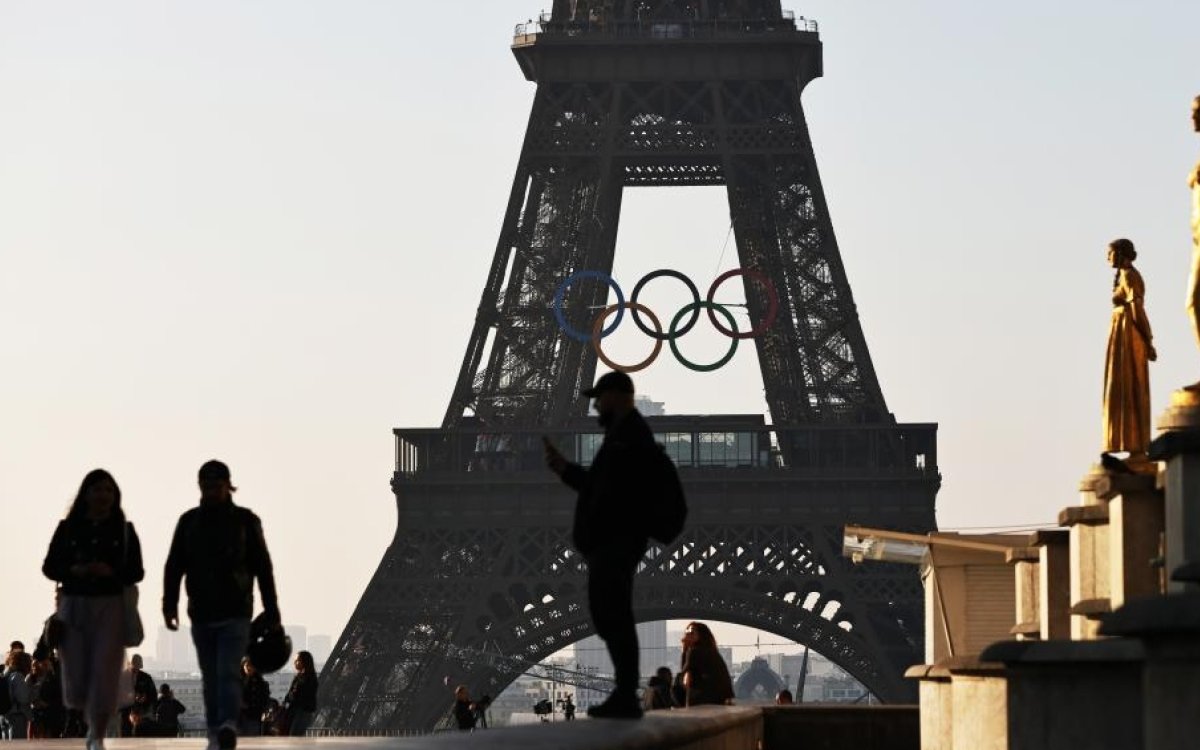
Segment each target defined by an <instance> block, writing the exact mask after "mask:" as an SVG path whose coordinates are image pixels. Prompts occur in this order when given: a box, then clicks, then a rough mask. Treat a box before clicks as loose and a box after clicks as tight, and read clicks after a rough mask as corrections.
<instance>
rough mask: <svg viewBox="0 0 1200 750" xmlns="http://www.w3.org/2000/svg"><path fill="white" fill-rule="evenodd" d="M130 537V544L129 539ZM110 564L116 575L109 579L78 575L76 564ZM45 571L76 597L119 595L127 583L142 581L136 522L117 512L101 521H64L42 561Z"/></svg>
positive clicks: (143, 574) (64, 590)
mask: <svg viewBox="0 0 1200 750" xmlns="http://www.w3.org/2000/svg"><path fill="white" fill-rule="evenodd" d="M127 536H128V539H129V546H128V549H126V545H125V540H126V537H127ZM93 562H102V563H107V564H108V566H109V567H111V568H112V569H113V575H111V576H107V577H105V578H77V577H76V576H74V575H73V574H72V573H71V567H72V566H74V565H86V564H88V563H93ZM42 573H43V574H45V576H46V577H47V578H49V579H50V580H52V581H58V582H59V583H61V584H62V593H64V594H68V595H72V596H115V595H117V594H120V593H121V592H122V591H123V590H124V588H125V587H126V586H131V585H133V584H135V583H137V582H138V581H140V580H142V578H143V577H144V576H145V571H144V570H142V545H141V543H140V542H139V541H138V535H137V532H136V531H135V530H134V528H133V524H128V534H126V523H125V519H124V517H123V516H120V515H118V514H116V513H114V514H113V515H111V516H109V518H108V519H107V520H104V521H101V522H100V523H92V522H91V521H89V520H88V519H86V518H76V519H71V518H68V519H67V520H65V521H60V522H59V524H58V528H56V529H55V530H54V537H53V538H52V539H51V540H50V549H49V551H47V552H46V560H45V562H43V563H42Z"/></svg>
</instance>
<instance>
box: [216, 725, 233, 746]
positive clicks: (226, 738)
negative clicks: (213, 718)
mask: <svg viewBox="0 0 1200 750" xmlns="http://www.w3.org/2000/svg"><path fill="white" fill-rule="evenodd" d="M217 747H218V748H220V750H234V748H236V747H237V731H236V730H235V729H234V728H233V727H221V728H220V729H218V730H217Z"/></svg>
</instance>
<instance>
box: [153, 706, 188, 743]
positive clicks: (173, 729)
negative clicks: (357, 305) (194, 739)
mask: <svg viewBox="0 0 1200 750" xmlns="http://www.w3.org/2000/svg"><path fill="white" fill-rule="evenodd" d="M186 712H187V708H186V707H185V706H184V705H183V704H182V703H180V702H179V701H178V700H176V699H175V698H166V699H163V700H160V701H159V702H158V706H157V707H156V708H155V709H154V718H155V719H157V720H158V728H159V730H161V731H164V732H170V733H171V734H170V735H165V736H171V737H174V736H175V735H176V734H178V733H179V715H180V714H182V713H186Z"/></svg>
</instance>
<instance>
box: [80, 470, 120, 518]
mask: <svg viewBox="0 0 1200 750" xmlns="http://www.w3.org/2000/svg"><path fill="white" fill-rule="evenodd" d="M105 479H107V480H108V481H110V482H112V486H113V489H114V490H116V491H115V492H114V494H115V495H116V499H115V500H114V501H113V507H112V514H113V517H114V518H116V519H117V520H118V521H124V520H125V512H124V511H123V510H121V485H119V484H117V480H115V479H113V475H112V474H109V473H108V472H107V471H105V470H104V469H92V470H91V471H89V472H88V473H87V476H85V477H84V478H83V481H82V482H81V483H80V484H79V492H78V493H76V494H75V501H74V502H72V503H71V510H70V511H68V512H67V520H68V521H78V520H80V519H82V518H85V517H86V516H87V494H88V490H90V489H92V487H94V486H95V485H96V484H98V483H100V482H102V481H104V480H105Z"/></svg>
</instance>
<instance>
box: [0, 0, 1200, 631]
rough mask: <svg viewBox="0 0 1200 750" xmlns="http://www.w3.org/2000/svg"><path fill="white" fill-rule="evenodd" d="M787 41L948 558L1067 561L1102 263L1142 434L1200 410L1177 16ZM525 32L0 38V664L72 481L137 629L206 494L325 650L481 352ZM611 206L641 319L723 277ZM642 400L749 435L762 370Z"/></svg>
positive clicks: (702, 252)
mask: <svg viewBox="0 0 1200 750" xmlns="http://www.w3.org/2000/svg"><path fill="white" fill-rule="evenodd" d="M546 5H549V3H548V2H547V3H546ZM790 7H793V8H794V9H795V10H796V11H797V12H798V13H800V14H803V15H806V16H808V17H811V18H816V19H817V20H818V21H819V22H820V23H821V34H822V38H823V40H824V42H825V45H826V46H825V53H826V55H825V71H826V77H825V78H824V79H822V80H818V81H816V82H814V83H813V84H812V85H811V86H810V87H809V89H808V90H807V92H806V93H805V99H804V104H805V108H806V112H807V115H808V118H809V123H810V126H811V130H812V134H813V138H814V141H815V144H816V150H817V156H818V161H819V163H820V166H821V170H822V178H823V180H824V185H825V189H826V192H827V196H828V199H829V204H830V209H831V211H832V213H833V220H834V225H835V227H836V229H837V234H838V239H839V242H840V245H841V250H842V254H843V257H844V259H845V263H846V267H847V270H848V273H849V276H850V280H851V283H852V285H853V288H854V293H855V299H856V302H857V304H858V308H859V311H860V314H861V317H862V321H863V325H864V328H865V330H866V335H867V340H868V343H869V345H870V348H871V353H872V355H873V359H874V363H875V367H876V369H877V371H878V374H879V377H880V379H881V381H882V384H883V389H884V393H885V395H886V397H887V399H888V403H889V406H890V408H891V409H892V411H893V412H894V413H895V414H896V416H897V418H898V419H900V420H901V421H914V422H922V421H936V422H939V423H940V424H941V431H940V464H941V469H942V472H943V474H944V476H945V482H944V486H943V489H942V492H941V495H940V498H939V501H938V517H939V520H940V522H941V524H942V525H943V526H944V527H970V526H983V525H997V524H1006V525H1017V524H1035V523H1046V522H1052V521H1053V519H1054V518H1055V516H1056V514H1057V512H1058V510H1059V509H1060V508H1062V507H1064V506H1066V505H1069V504H1071V503H1073V502H1075V501H1076V483H1077V481H1078V479H1079V477H1080V476H1081V475H1082V474H1083V473H1084V472H1085V471H1086V470H1087V469H1088V467H1089V465H1090V464H1091V462H1092V461H1093V459H1094V457H1095V454H1096V452H1097V449H1098V446H1099V437H1100V434H1099V401H1100V383H1101V376H1102V372H1103V355H1104V346H1105V337H1106V335H1107V326H1108V319H1109V308H1110V302H1109V294H1110V289H1111V279H1112V274H1111V271H1110V270H1109V269H1107V268H1106V266H1105V262H1104V251H1105V244H1106V243H1107V242H1108V241H1109V240H1111V239H1113V238H1115V237H1118V236H1129V237H1131V238H1132V239H1133V240H1134V241H1135V242H1136V243H1137V244H1138V247H1139V250H1140V251H1141V257H1140V258H1139V262H1138V266H1139V268H1140V269H1141V270H1142V272H1143V274H1144V276H1145V278H1146V283H1147V287H1148V303H1147V307H1148V311H1149V315H1150V319H1151V321H1152V323H1153V325H1154V329H1155V332H1156V334H1157V339H1156V344H1157V346H1158V351H1159V354H1160V361H1159V362H1158V363H1157V364H1156V365H1154V366H1153V369H1152V374H1151V377H1152V381H1153V384H1154V411H1155V412H1156V413H1157V412H1159V411H1161V410H1162V408H1163V407H1164V406H1165V403H1166V398H1167V395H1168V394H1169V392H1170V391H1171V390H1172V389H1174V388H1176V387H1178V386H1180V385H1182V384H1184V383H1186V382H1191V381H1194V380H1196V379H1197V377H1200V356H1198V353H1197V350H1196V347H1195V345H1194V344H1193V343H1192V341H1191V337H1190V333H1189V330H1188V327H1187V323H1186V319H1185V317H1184V315H1183V313H1182V306H1183V292H1184V282H1185V277H1186V271H1187V264H1188V255H1189V252H1190V237H1189V231H1188V200H1187V191H1186V186H1185V182H1184V179H1185V175H1186V173H1187V171H1188V169H1189V168H1190V167H1191V165H1192V164H1194V163H1195V160H1196V158H1197V157H1198V156H1200V138H1198V137H1197V136H1195V135H1193V134H1192V133H1191V132H1190V124H1189V121H1188V110H1189V105H1190V102H1191V99H1192V97H1193V96H1194V95H1195V94H1197V93H1200V51H1198V49H1197V45H1196V34H1197V31H1198V30H1200V3H1197V2H1195V1H1194V0H1159V1H1158V2H1154V3H1144V2H1143V3H1135V2H1108V1H1104V0H1087V1H1086V2H1085V1H1084V0H1059V1H1058V2H1054V3H1047V2H1045V0H1014V1H1013V2H1008V3H984V2H962V0H954V1H953V2H951V1H950V0H946V1H945V2H934V1H932V0H930V1H921V0H914V2H905V3H900V2H895V0H887V1H886V2H885V1H883V0H879V1H869V0H858V1H855V2H848V1H847V0H837V1H836V2H835V1H834V0H820V1H816V2H811V3H807V4H804V5H801V6H797V5H794V4H793V5H791V6H790ZM539 9H540V6H539V5H538V4H537V3H531V2H516V1H515V0H503V1H502V2H497V1H496V0H491V1H489V2H483V1H482V0H477V1H475V2H468V3H457V4H450V3H437V4H430V5H425V6H420V5H417V4H416V3H414V2H403V3H401V2H356V1H353V0H339V2H336V3H335V2H315V1H311V0H286V1H284V0H275V1H268V0H257V1H256V2H230V1H215V0H210V1H208V2H203V3H200V2H192V3H183V2H167V3H164V2H158V1H155V2H149V1H146V2H117V1H115V0H110V1H109V2H104V3H96V2H82V1H80V2H53V1H50V0H28V1H25V0H0V261H2V263H0V331H2V333H3V346H2V347H0V352H2V354H0V382H3V384H4V398H3V402H2V411H0V503H2V505H0V528H2V529H3V531H4V535H5V541H4V543H3V544H2V545H0V563H2V567H3V572H0V602H2V603H3V606H2V612H3V615H2V616H0V639H4V640H7V639H9V638H11V637H23V638H25V639H26V640H28V639H31V638H32V637H33V635H34V634H35V633H36V630H37V627H38V624H39V623H40V621H41V620H42V618H44V617H45V616H46V614H47V613H48V612H49V609H50V605H51V585H50V584H49V583H48V582H47V581H45V580H44V579H43V578H42V577H41V574H40V571H39V568H40V564H41V561H42V557H43V555H44V553H45V547H46V544H47V543H48V540H49V538H50V534H51V532H52V530H53V527H54V523H55V521H56V520H57V519H58V518H60V517H61V515H62V514H63V511H64V509H65V507H66V505H67V502H68V501H69V499H70V498H71V497H72V496H73V494H74V492H75V489H76V488H77V486H78V483H79V481H80V479H81V478H82V476H83V474H84V473H85V472H86V471H87V470H88V469H90V468H93V467H96V466H103V467H107V468H108V469H110V470H111V471H113V473H114V474H115V475H116V477H117V479H118V481H119V482H120V484H121V486H122V489H123V491H124V494H125V506H126V508H127V510H128V512H129V515H130V517H131V518H132V519H133V520H134V522H135V523H136V524H137V527H138V529H139V530H140V532H141V534H142V538H143V545H144V550H145V553H146V560H147V569H148V570H149V571H150V575H149V577H148V579H147V582H146V584H145V585H144V587H143V594H142V595H143V600H144V602H145V604H144V606H143V609H142V611H143V616H144V617H145V618H146V620H147V622H148V624H149V625H152V626H155V625H157V622H158V619H157V610H158V601H159V597H160V580H161V566H162V561H163V559H164V557H165V554H166V549H167V545H168V543H169V537H170V533H171V530H172V528H173V526H174V523H175V519H176V518H177V516H178V514H179V513H181V512H182V511H184V510H185V509H186V508H188V507H189V506H191V505H192V504H193V503H195V502H196V499H197V493H196V490H195V471H196V469H197V468H198V466H199V465H200V463H201V462H203V461H204V460H205V459H208V458H211V457H219V458H222V459H224V460H225V461H227V462H228V463H229V464H230V465H231V466H232V468H233V475H234V481H235V483H236V484H237V485H239V487H240V488H241V491H240V492H239V493H238V496H237V498H238V501H239V502H241V503H244V504H246V505H248V506H250V507H252V508H253V509H254V510H256V511H257V512H258V513H259V514H260V515H261V516H262V517H263V521H264V524H265V527H266V532H267V536H268V542H269V543H270V545H271V548H272V551H273V553H274V556H275V561H276V566H277V572H278V578H279V588H280V594H281V604H282V609H283V612H284V616H285V619H287V620H288V621H289V622H297V623H303V624H305V625H307V626H308V627H309V629H310V632H324V633H330V634H332V635H335V636H336V635H337V634H339V633H340V632H341V628H342V626H343V625H344V623H345V621H346V619H347V617H348V616H349V614H350V612H351V610H352V608H353V607H354V605H355V603H356V602H357V600H358V598H359V595H360V594H361V592H362V590H363V588H364V587H365V585H366V583H367V581H368V578H369V576H370V574H371V573H372V572H373V571H374V569H375V567H376V565H377V564H378V562H379V560H380V557H381V555H382V554H383V551H384V549H385V548H386V546H387V544H388V542H389V541H390V539H391V536H392V534H393V532H394V530H395V511H394V504H393V498H392V495H391V493H390V490H389V487H388V481H389V478H390V474H391V470H392V438H391V433H390V431H391V429H392V428H393V427H398V426H436V425H437V424H438V423H439V422H440V420H441V417H442V413H443V410H444V408H445V404H446V401H447V399H448V397H449V394H450V390H451V387H452V384H453V379H454V377H455V375H456V374H457V371H458V367H459V364H460V361H461V357H462V354H463V350H464V348H465V346H466V344H467V336H468V333H469V330H470V326H471V322H472V319H473V316H474V311H475V308H476V306H477V304H478V301H479V292H480V290H481V289H482V286H483V283H484V280H485V274H486V272H487V268H488V264H489V262H490V260H491V256H492V252H493V250H494V247H495V242H496V236H497V232H498V231H499V226H500V219H501V214H502V212H503V210H504V206H505V202H506V200H507V198H508V191H509V187H510V181H511V179H512V174H513V170H514V167H515V164H516V159H517V155H518V151H519V147H520V141H521V136H522V134H523V131H524V127H525V123H526V119H527V117H528V109H529V105H530V103H531V100H532V96H533V92H534V89H533V86H532V85H531V84H528V83H527V82H526V81H525V80H524V79H523V78H522V76H521V74H520V72H519V71H518V69H517V66H516V65H515V63H514V62H513V61H512V58H511V53H510V52H509V50H508V45H509V41H510V40H509V35H510V33H511V30H512V27H513V25H514V24H515V23H516V22H518V21H523V20H525V19H526V18H528V17H530V16H531V15H533V14H534V13H536V12H537V11H538V10H539ZM625 204H626V211H625V214H624V216H623V221H622V225H621V233H620V238H619V247H618V260H617V268H616V275H617V277H618V279H620V280H623V281H624V282H625V283H626V285H627V286H629V285H632V283H633V282H634V281H635V280H636V278H637V277H638V276H640V275H641V274H642V273H644V272H646V271H649V270H652V269H654V268H658V267H662V266H670V267H676V268H679V269H681V270H685V271H687V272H689V273H692V274H693V275H694V277H695V278H697V279H698V280H699V281H700V283H701V285H704V284H707V282H708V280H709V279H711V278H712V276H713V274H714V272H715V271H716V269H718V268H721V269H724V268H729V267H732V266H734V265H736V263H735V261H734V258H733V255H732V253H733V250H732V249H729V250H728V251H727V252H726V254H725V257H724V258H723V259H722V258H721V252H722V247H723V243H724V241H725V238H726V234H727V231H728V226H729V220H728V210H727V206H726V204H725V202H724V196H723V194H722V192H721V191H720V190H715V189H698V188H697V189H676V190H666V191H662V190H653V191H652V190H640V191H639V190H631V191H629V192H628V193H627V196H626V200H625ZM655 294H660V295H661V297H655V299H656V300H660V301H659V302H658V303H657V304H659V305H661V306H662V308H663V309H668V307H669V302H668V300H669V299H670V290H669V286H668V285H666V284H664V286H663V287H662V288H661V290H660V291H658V292H655ZM700 338H702V337H699V336H698V339H700ZM640 346H644V342H638V341H637V340H636V338H634V337H632V336H631V337H630V338H629V339H628V341H625V342H620V341H618V342H616V348H614V352H616V353H622V352H623V351H626V350H627V351H629V352H630V353H631V354H633V355H636V354H637V353H638V352H640V351H641V350H640V349H639V347H640ZM694 346H695V347H696V348H695V350H689V351H691V352H692V353H694V355H695V356H697V357H698V356H702V355H703V353H704V352H705V346H712V347H714V350H715V347H716V346H717V342H714V341H711V340H710V341H708V342H707V343H706V342H704V341H699V342H698V343H696V344H694ZM635 350H636V351H635ZM639 383H640V385H641V388H642V390H644V391H645V392H647V393H649V394H651V395H653V396H654V397H655V398H656V399H659V400H663V401H665V402H666V404H667V408H668V409H669V410H670V411H672V412H676V413H682V412H702V413H720V412H730V411H739V412H747V411H748V412H762V411H763V410H764V408H765V405H764V402H763V398H762V382H761V378H760V376H759V375H758V372H757V363H756V360H755V357H754V353H753V347H750V346H746V347H744V348H743V350H742V351H741V352H740V353H739V354H738V357H737V359H736V360H735V362H734V363H733V365H731V366H730V367H729V368H728V369H727V370H725V371H722V372H721V373H718V374H714V375H707V376H706V375H697V374H692V373H689V372H687V371H685V370H684V369H683V368H681V367H680V366H678V365H677V364H675V363H674V362H673V361H671V360H670V358H669V357H666V358H664V359H662V360H661V362H660V364H659V365H656V366H655V368H653V369H652V370H651V371H649V372H648V373H646V374H645V375H644V377H642V378H641V379H640V381H639ZM563 501H564V502H570V498H569V496H567V495H566V494H564V498H563ZM848 520H851V521H853V520H855V519H848Z"/></svg>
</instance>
